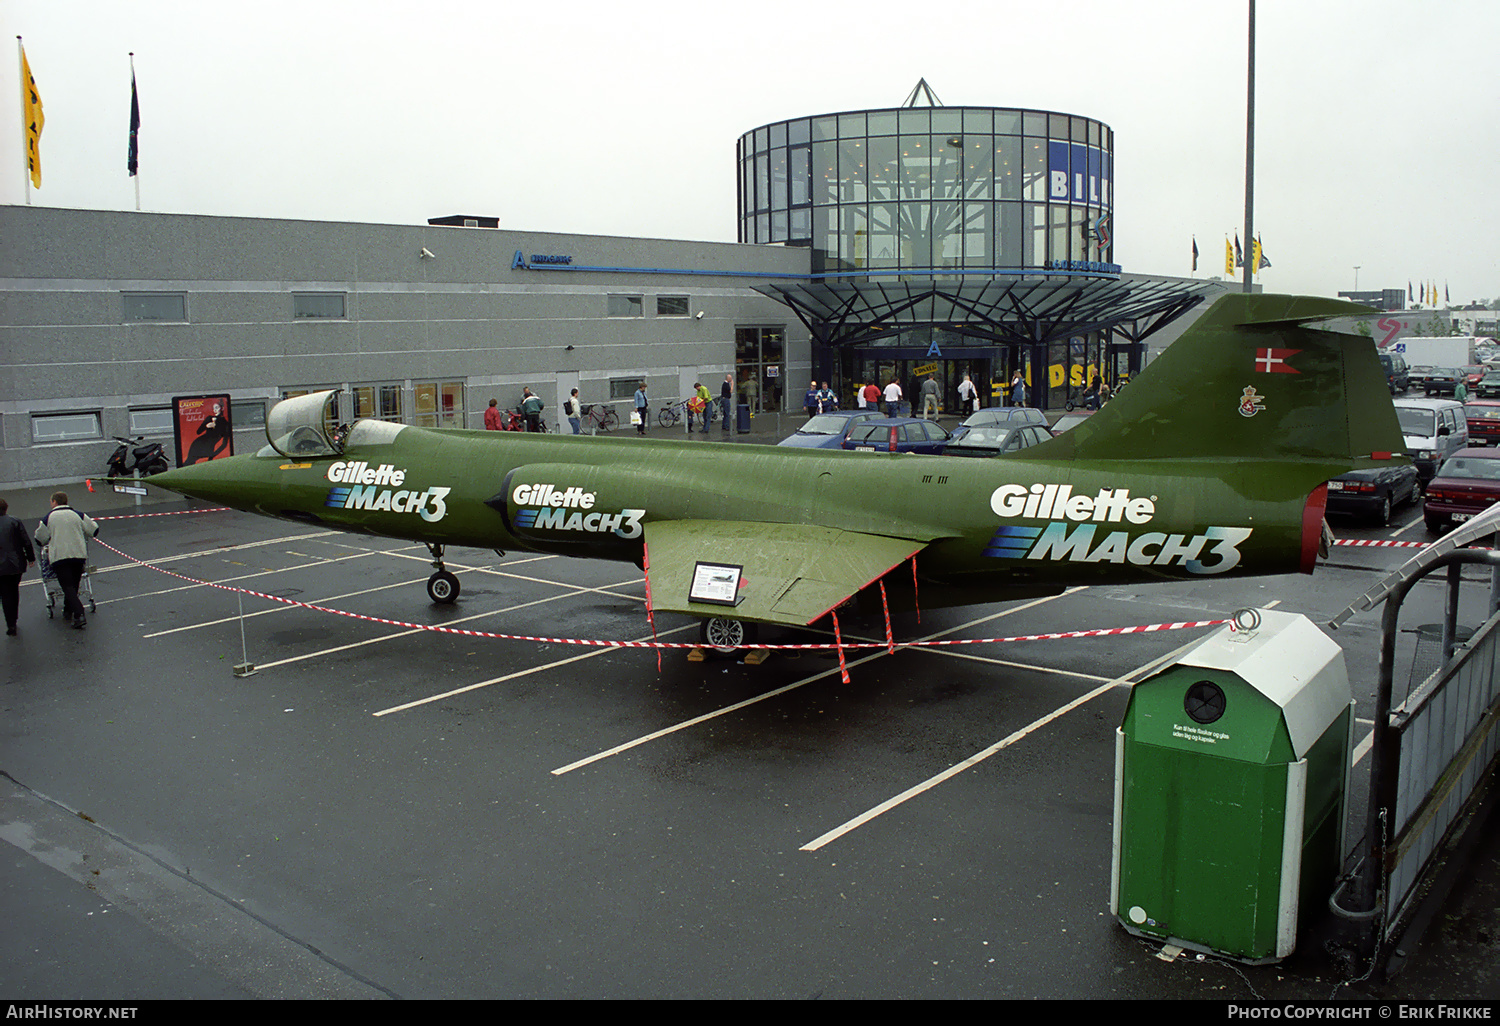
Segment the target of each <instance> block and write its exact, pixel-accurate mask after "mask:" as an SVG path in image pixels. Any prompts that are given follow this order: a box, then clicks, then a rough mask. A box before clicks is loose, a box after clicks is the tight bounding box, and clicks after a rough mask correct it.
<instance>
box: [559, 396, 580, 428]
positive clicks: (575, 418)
mask: <svg viewBox="0 0 1500 1026" xmlns="http://www.w3.org/2000/svg"><path fill="white" fill-rule="evenodd" d="M563 416H564V417H566V418H568V426H569V427H570V428H572V429H573V433H574V434H575V435H581V434H583V407H582V406H580V405H579V404H578V389H576V388H575V389H573V394H572V395H570V396H568V398H567V399H565V400H564V401H563Z"/></svg>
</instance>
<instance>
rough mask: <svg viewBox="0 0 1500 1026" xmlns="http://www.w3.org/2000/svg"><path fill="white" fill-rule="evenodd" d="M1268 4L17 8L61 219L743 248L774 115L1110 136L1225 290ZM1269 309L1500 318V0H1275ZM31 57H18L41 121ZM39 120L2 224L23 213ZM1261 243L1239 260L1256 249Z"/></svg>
mask: <svg viewBox="0 0 1500 1026" xmlns="http://www.w3.org/2000/svg"><path fill="white" fill-rule="evenodd" d="M1247 6H1248V5H1247V3H1246V2H1245V0H1070V2H1068V3H1057V4H1052V3H1039V2H1036V0H1032V2H1028V3H1015V2H1010V0H988V2H980V3H970V2H966V0H949V2H947V3H935V4H914V3H910V2H903V3H892V2H887V0H861V2H843V0H839V2H832V0H790V2H788V0H751V2H748V3H738V4H705V3H702V2H701V0H695V2H675V0H633V2H631V3H604V2H601V0H575V2H572V3H529V4H522V3H515V2H508V0H500V2H456V0H426V2H424V3H420V4H418V3H414V2H412V0H402V2H384V0H361V2H344V0H300V2H296V3H289V2H282V0H257V2H254V3H245V4H235V5H224V4H218V3H205V2H202V0H193V2H169V0H132V2H129V3H122V2H119V0H46V2H35V0H28V2H25V3H22V2H18V0H0V10H4V11H5V15H6V17H5V19H4V23H5V24H6V25H7V26H9V27H10V28H11V29H12V31H11V34H12V35H21V36H23V37H24V42H25V46H26V55H27V58H28V60H29V61H30V64H31V69H32V73H33V74H34V75H35V77H36V80H37V85H38V87H39V89H40V91H41V95H42V101H43V104H44V105H45V112H46V118H47V122H46V128H45V130H44V132H43V135H42V143H41V154H42V173H43V179H42V188H41V189H40V190H38V191H35V192H33V193H32V196H31V202H32V203H33V204H35V205H38V206H49V207H87V208H106V209H118V210H130V209H133V208H134V206H135V193H134V186H133V183H132V181H131V179H130V178H129V177H128V176H127V175H126V171H125V156H126V140H127V129H128V121H129V107H130V64H129V58H128V54H129V53H130V52H132V51H133V52H134V53H135V69H136V76H137V80H138V82H139V87H140V97H141V116H142V122H143V124H142V128H141V197H142V209H144V210H148V211H162V212H172V213H191V214H224V215H244V216H251V217H273V218H306V219H313V220H330V221H361V222H376V223H397V224H410V223H423V222H425V221H426V219H427V218H429V217H433V216H437V215H441V214H450V213H467V214H487V215H498V216H499V218H500V222H501V225H502V227H507V228H516V229H525V230H534V231H554V232H577V233H583V234H600V235H638V236H647V237H655V238H669V239H707V240H718V241H729V242H732V241H734V240H735V221H734V219H735V163H734V161H735V142H736V140H737V139H738V137H739V136H740V135H741V134H742V133H743V132H745V131H747V130H749V129H752V128H755V127H758V126H760V125H762V124H765V123H767V122H770V121H779V120H783V119H786V118H791V117H796V116H800V115H809V114H823V113H828V112H832V111H842V110H857V109H864V108H875V107H894V106H899V105H900V104H901V102H902V101H903V100H904V99H905V97H906V95H907V94H908V93H909V92H910V91H911V89H912V87H913V86H914V85H915V84H916V82H917V80H918V79H919V78H922V77H925V78H926V79H927V81H928V82H929V83H930V84H931V85H932V87H933V89H934V90H935V91H936V93H937V95H938V96H939V98H940V99H941V100H942V101H943V103H944V104H946V105H949V106H963V105H974V106H994V107H1028V108H1037V109H1043V110H1056V111H1063V112H1066V113H1070V114H1080V115H1084V116H1087V117H1092V118H1097V119H1099V120H1101V121H1103V122H1105V123H1106V124H1108V125H1109V126H1110V127H1112V128H1113V129H1114V131H1115V168H1116V181H1115V239H1116V247H1115V259H1116V261H1117V262H1119V263H1120V264H1121V265H1122V266H1123V267H1124V268H1125V270H1127V271H1133V272H1140V273H1147V274H1170V275H1184V276H1186V275H1188V274H1189V273H1190V270H1189V268H1190V264H1189V259H1190V256H1189V253H1190V246H1191V241H1192V238H1193V236H1194V235H1196V236H1197V240H1198V248H1199V250H1200V251H1201V253H1202V257H1201V259H1200V261H1199V271H1198V276H1199V277H1208V276H1211V275H1215V274H1217V275H1222V274H1223V272H1224V267H1223V250H1224V237H1225V235H1226V234H1229V233H1232V232H1234V231H1235V230H1236V229H1240V230H1242V227H1243V224H1244V202H1245V184H1244V161H1245V88H1246V81H1245V77H1246V76H1245V65H1246V41H1247V25H1246V12H1247ZM1257 22H1258V25H1257V27H1258V31H1257V50H1256V54H1257V59H1256V64H1257V98H1256V169H1255V227H1256V230H1257V231H1258V232H1259V234H1260V236H1261V238H1262V240H1263V241H1264V244H1265V248H1266V253H1267V255H1268V256H1269V258H1270V259H1271V261H1272V264H1273V267H1272V268H1271V269H1269V270H1267V271H1264V272H1262V274H1261V277H1260V279H1259V281H1260V282H1261V283H1262V284H1263V285H1264V286H1265V287H1266V289H1267V291H1273V292H1306V293H1312V294H1319V295H1333V294H1334V293H1336V292H1337V291H1339V290H1341V289H1351V288H1353V287H1354V285H1355V270H1354V268H1355V265H1359V266H1360V270H1359V272H1358V280H1359V287H1360V288H1361V289H1376V288H1402V289H1404V288H1406V286H1407V283H1408V281H1410V282H1412V283H1414V284H1415V283H1417V282H1420V281H1423V280H1428V281H1436V282H1437V284H1438V287H1439V289H1440V290H1441V289H1442V287H1443V286H1444V284H1446V285H1447V287H1448V289H1449V290H1450V293H1451V297H1452V300H1453V302H1454V303H1455V304H1456V303H1459V302H1466V301H1469V300H1471V299H1478V298H1484V299H1489V298H1495V297H1500V256H1497V253H1500V244H1497V239H1500V204H1497V202H1496V200H1495V197H1494V195H1493V189H1494V183H1495V181H1496V178H1497V176H1500V72H1497V69H1496V63H1495V61H1496V58H1495V56H1494V48H1495V45H1496V43H1497V41H1500V2H1497V0H1441V2H1439V3H1419V2H1415V0H1260V2H1259V3H1258V5H1257ZM18 64H19V58H18V57H17V56H16V55H14V54H12V56H11V57H10V58H9V59H7V60H0V66H3V69H4V70H3V79H4V82H3V88H4V89H6V90H8V93H7V95H9V96H11V97H18V96H19V83H18V74H19V72H18ZM19 107H20V104H19V101H18V100H12V101H11V103H10V104H9V105H8V106H7V110H8V111H9V113H8V114H7V115H6V124H7V125H8V126H9V127H8V128H7V129H5V130H4V131H3V132H0V140H3V143H0V166H3V167H4V168H6V169H7V171H5V172H0V202H3V203H24V202H26V185H25V183H26V179H25V175H24V170H23V164H22V157H21V127H20V120H21V119H20V110H19ZM1242 241H1246V240H1242Z"/></svg>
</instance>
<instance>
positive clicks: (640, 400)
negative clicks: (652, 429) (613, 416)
mask: <svg viewBox="0 0 1500 1026" xmlns="http://www.w3.org/2000/svg"><path fill="white" fill-rule="evenodd" d="M650 412H651V404H650V403H649V402H648V401H647V399H646V383H645V382H644V381H642V382H641V387H640V388H638V389H636V390H635V419H636V424H635V432H636V434H638V435H644V434H645V433H646V417H647V416H648V415H649V414H650Z"/></svg>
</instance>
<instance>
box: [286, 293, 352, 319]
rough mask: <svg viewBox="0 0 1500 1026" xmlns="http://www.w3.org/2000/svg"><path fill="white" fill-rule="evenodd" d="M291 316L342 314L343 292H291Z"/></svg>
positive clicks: (335, 315)
mask: <svg viewBox="0 0 1500 1026" xmlns="http://www.w3.org/2000/svg"><path fill="white" fill-rule="evenodd" d="M292 316H293V317H294V318H298V319H301V318H303V317H333V318H342V317H343V316H345V315H344V293H342V292H293V293H292Z"/></svg>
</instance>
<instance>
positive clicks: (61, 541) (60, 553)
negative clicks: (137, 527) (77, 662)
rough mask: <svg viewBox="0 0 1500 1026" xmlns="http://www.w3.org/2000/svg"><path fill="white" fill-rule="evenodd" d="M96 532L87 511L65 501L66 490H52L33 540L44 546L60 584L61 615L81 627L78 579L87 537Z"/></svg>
mask: <svg viewBox="0 0 1500 1026" xmlns="http://www.w3.org/2000/svg"><path fill="white" fill-rule="evenodd" d="M98 536H99V525H98V524H96V523H94V520H93V518H92V517H90V516H89V515H88V514H87V513H79V512H78V511H77V510H75V509H74V508H73V507H72V506H69V505H68V493H67V492H53V493H52V508H51V509H50V510H48V511H47V515H46V516H44V517H42V522H41V523H40V524H38V525H37V529H36V543H37V544H38V545H45V546H46V547H47V558H48V560H50V561H51V563H52V570H53V572H54V573H56V574H57V583H58V584H59V585H60V586H61V587H62V593H63V615H64V616H66V617H68V618H69V619H71V620H72V621H73V626H74V627H75V628H77V629H79V630H82V629H83V628H84V627H86V626H87V625H88V618H87V617H85V616H84V615H83V603H82V602H80V601H78V582H79V581H80V580H81V579H82V577H83V568H84V565H85V564H86V563H87V562H88V557H89V539H90V538H97V537H98Z"/></svg>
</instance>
